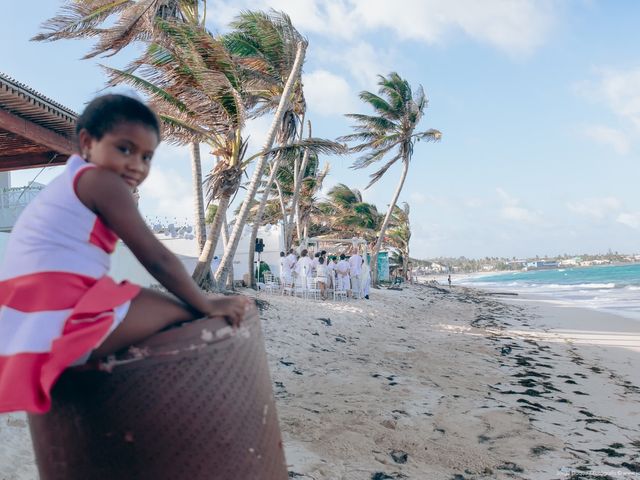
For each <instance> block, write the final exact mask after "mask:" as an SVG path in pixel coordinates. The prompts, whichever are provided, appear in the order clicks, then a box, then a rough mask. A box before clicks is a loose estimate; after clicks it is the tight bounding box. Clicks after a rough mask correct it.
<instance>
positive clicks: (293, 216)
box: [288, 129, 311, 244]
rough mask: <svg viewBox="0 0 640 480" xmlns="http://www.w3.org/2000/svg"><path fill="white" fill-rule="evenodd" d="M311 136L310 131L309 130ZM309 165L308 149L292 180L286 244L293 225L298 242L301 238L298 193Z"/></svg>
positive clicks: (290, 236) (290, 237) (289, 240)
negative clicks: (296, 174) (292, 187)
mask: <svg viewBox="0 0 640 480" xmlns="http://www.w3.org/2000/svg"><path fill="white" fill-rule="evenodd" d="M309 134H311V129H309ZM308 163H309V149H306V150H305V151H304V155H303V157H302V165H301V166H300V171H299V172H298V177H297V178H295V179H294V181H295V183H294V189H293V199H292V200H291V213H290V215H289V238H288V243H289V244H291V243H293V224H294V222H295V224H296V233H297V234H298V241H300V239H301V238H302V232H301V229H300V212H299V210H298V202H299V201H300V191H301V190H302V180H303V179H304V172H305V170H306V169H307V164H308Z"/></svg>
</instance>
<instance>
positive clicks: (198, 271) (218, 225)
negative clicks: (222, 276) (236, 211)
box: [192, 194, 231, 287]
mask: <svg viewBox="0 0 640 480" xmlns="http://www.w3.org/2000/svg"><path fill="white" fill-rule="evenodd" d="M230 199H231V194H223V195H222V196H221V197H220V199H219V200H218V209H217V211H216V216H215V217H213V223H212V224H211V226H210V227H209V235H208V236H207V241H206V242H205V244H204V248H203V249H202V252H200V257H199V258H198V264H197V265H196V268H195V270H194V271H193V275H192V277H193V280H194V281H195V282H196V283H197V284H198V285H200V286H201V287H203V286H205V285H204V284H203V282H204V280H205V279H206V277H207V273H210V272H211V260H210V259H211V258H213V250H215V248H216V244H217V243H218V239H219V238H220V230H221V229H222V223H223V221H224V219H225V217H226V216H227V208H228V207H229V200H230ZM225 251H226V249H225Z"/></svg>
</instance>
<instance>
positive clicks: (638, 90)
mask: <svg viewBox="0 0 640 480" xmlns="http://www.w3.org/2000/svg"><path fill="white" fill-rule="evenodd" d="M596 76H597V78H596V79H595V80H590V81H585V82H580V83H578V84H576V85H575V89H576V91H577V92H578V93H579V94H581V95H583V96H585V97H587V98H589V99H590V100H593V101H596V102H599V103H602V104H604V105H605V106H606V107H607V108H608V109H609V110H611V112H613V113H614V114H615V115H617V116H619V117H621V118H623V119H626V120H628V121H630V122H631V123H632V124H633V125H634V127H635V128H637V129H640V67H638V68H633V69H629V70H616V69H612V68H599V69H597V71H596Z"/></svg>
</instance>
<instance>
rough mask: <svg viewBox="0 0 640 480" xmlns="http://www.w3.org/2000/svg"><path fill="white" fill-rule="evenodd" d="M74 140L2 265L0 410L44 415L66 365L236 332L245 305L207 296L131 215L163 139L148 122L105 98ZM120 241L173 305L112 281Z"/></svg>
mask: <svg viewBox="0 0 640 480" xmlns="http://www.w3.org/2000/svg"><path fill="white" fill-rule="evenodd" d="M76 133H77V137H78V147H79V152H80V155H73V156H71V157H70V158H69V160H68V161H67V165H66V168H65V170H64V172H63V173H62V174H61V175H60V176H58V177H57V178H55V179H54V180H53V181H52V182H51V183H50V184H49V185H48V186H47V187H46V188H45V189H44V190H43V191H42V192H41V193H40V194H39V195H38V196H37V197H36V198H35V199H34V200H33V201H32V202H31V203H30V204H29V205H28V206H27V208H26V209H25V210H24V212H23V214H22V215H21V216H20V218H19V219H18V221H17V222H16V224H15V226H14V228H13V231H12V233H11V236H10V237H9V242H8V244H7V248H6V250H5V254H4V261H3V263H2V266H1V267H0V413H1V412H8V411H16V410H26V411H29V412H36V413H38V412H45V411H47V410H48V409H49V407H50V404H51V397H50V393H49V392H50V390H51V388H52V386H53V384H54V383H55V381H56V379H57V378H58V377H59V375H60V374H61V373H62V371H63V370H64V369H65V368H67V367H68V366H70V365H77V364H81V363H84V362H86V361H87V360H88V359H89V358H100V357H103V356H105V355H107V354H110V353H113V352H116V351H118V350H120V349H122V348H123V347H126V346H128V345H131V344H134V343H136V342H139V341H140V340H143V339H144V338H146V337H148V336H150V335H152V334H154V333H156V332H158V331H159V330H162V329H163V328H165V327H167V326H168V325H171V324H173V323H178V322H184V321H188V320H193V319H196V318H198V317H202V316H213V315H218V316H225V317H226V318H227V320H228V321H230V323H232V324H233V325H235V326H237V325H238V323H239V322H240V320H241V318H242V317H243V316H244V315H245V313H247V311H248V310H249V309H250V308H251V307H250V303H249V300H248V299H247V298H246V297H235V298H233V297H232V298H229V297H217V298H211V297H207V296H205V295H204V294H203V293H202V292H201V290H200V289H199V288H198V286H197V285H196V284H195V283H194V282H193V281H192V280H191V277H190V276H189V274H188V273H187V271H186V270H185V268H184V267H183V266H182V264H181V262H180V261H179V260H178V259H177V257H176V256H175V255H173V254H172V253H171V252H170V251H169V250H168V249H167V248H166V247H164V246H163V245H162V244H161V243H160V242H159V241H158V240H157V239H156V237H155V236H154V235H153V233H152V232H151V231H150V230H149V229H148V228H147V226H146V224H145V222H144V220H143V219H142V217H141V216H140V213H139V212H138V209H137V207H136V202H135V200H134V196H133V192H134V190H136V189H137V187H138V186H139V185H140V184H141V183H142V182H143V181H144V179H145V178H146V177H147V175H148V174H149V168H150V166H151V158H152V157H153V153H154V151H155V149H156V147H157V146H158V143H159V142H160V126H159V123H158V119H157V117H156V116H155V114H154V113H153V112H152V111H151V110H150V109H149V108H148V107H147V106H146V105H144V104H142V103H141V102H139V101H138V100H135V99H133V98H130V97H126V96H123V95H105V96H102V97H98V98H96V99H95V100H93V101H92V102H91V103H90V104H89V105H88V106H87V108H86V110H85V111H84V113H83V114H82V115H81V116H80V118H79V119H78V123H77V127H76ZM118 237H119V238H121V239H122V240H123V241H124V242H125V243H126V244H127V246H128V247H129V248H130V249H131V251H132V252H133V253H134V255H135V256H136V257H137V258H138V260H140V262H141V263H142V265H144V266H145V268H147V270H148V271H149V273H151V274H152V275H153V276H154V277H155V278H156V279H157V280H158V281H159V282H160V283H161V284H162V285H163V286H164V287H166V288H167V290H169V291H170V292H171V293H173V294H174V295H175V297H177V298H173V297H170V296H168V295H165V294H162V293H160V292H157V291H153V290H149V289H145V288H141V287H139V286H137V285H133V284H131V283H128V282H122V283H115V282H114V281H113V280H112V279H111V278H110V277H109V276H107V272H108V271H109V260H110V259H109V254H110V253H112V252H113V250H114V248H115V245H116V242H117V240H118Z"/></svg>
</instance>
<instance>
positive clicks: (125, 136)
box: [80, 122, 158, 190]
mask: <svg viewBox="0 0 640 480" xmlns="http://www.w3.org/2000/svg"><path fill="white" fill-rule="evenodd" d="M157 146H158V135H157V134H156V132H155V131H154V130H153V129H151V128H149V127H147V126H146V125H144V124H142V123H139V122H122V123H119V124H117V125H116V126H115V127H114V128H113V129H111V130H110V131H109V132H107V133H105V134H104V135H103V136H102V138H101V139H100V140H96V139H95V138H94V137H92V136H91V135H90V134H89V132H87V131H86V130H81V131H80V148H81V150H82V151H81V153H82V156H83V157H84V158H86V159H87V160H88V161H89V162H91V163H93V164H95V165H98V166H99V167H102V168H106V169H107V170H111V171H112V172H115V173H117V174H118V175H120V177H121V178H122V179H123V180H124V181H125V182H126V183H127V185H129V186H130V187H131V189H132V190H133V189H134V188H136V187H137V186H138V185H140V184H141V183H142V182H143V181H144V179H145V178H147V175H149V168H150V166H151V158H152V157H153V152H154V151H155V149H156V147H157Z"/></svg>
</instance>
